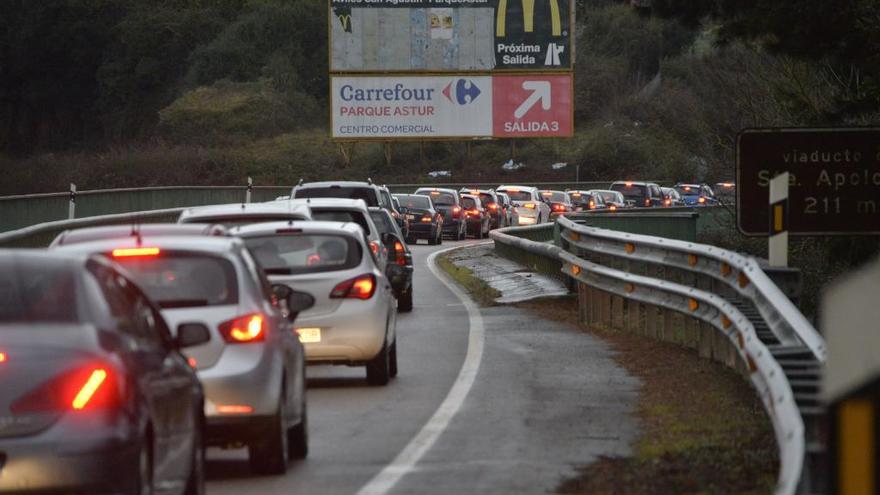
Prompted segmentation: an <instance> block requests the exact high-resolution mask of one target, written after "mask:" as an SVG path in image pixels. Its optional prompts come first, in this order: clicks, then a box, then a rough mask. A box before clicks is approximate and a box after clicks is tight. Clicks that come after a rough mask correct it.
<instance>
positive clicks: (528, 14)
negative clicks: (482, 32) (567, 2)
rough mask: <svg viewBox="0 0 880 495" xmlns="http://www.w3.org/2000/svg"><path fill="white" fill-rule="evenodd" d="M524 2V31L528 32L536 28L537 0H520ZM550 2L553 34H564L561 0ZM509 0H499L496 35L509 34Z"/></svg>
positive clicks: (500, 36) (496, 15) (501, 36)
mask: <svg viewBox="0 0 880 495" xmlns="http://www.w3.org/2000/svg"><path fill="white" fill-rule="evenodd" d="M520 1H521V2H522V15H523V31H524V32H526V33H531V32H534V30H535V0H520ZM548 1H549V2H550V26H551V32H552V34H553V36H562V18H561V14H560V12H559V0H548ZM506 24H507V0H498V10H497V11H496V13H495V36H496V37H498V38H503V37H505V36H506V35H507V25H506Z"/></svg>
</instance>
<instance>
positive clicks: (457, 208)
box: [452, 206, 461, 218]
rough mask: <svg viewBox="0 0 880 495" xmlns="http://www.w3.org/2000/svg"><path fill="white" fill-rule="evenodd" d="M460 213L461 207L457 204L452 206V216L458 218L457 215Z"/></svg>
mask: <svg viewBox="0 0 880 495" xmlns="http://www.w3.org/2000/svg"><path fill="white" fill-rule="evenodd" d="M460 213H461V208H460V207H458V206H453V207H452V218H458V215H459V214H460Z"/></svg>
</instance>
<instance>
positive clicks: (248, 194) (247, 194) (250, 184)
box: [244, 177, 254, 203]
mask: <svg viewBox="0 0 880 495" xmlns="http://www.w3.org/2000/svg"><path fill="white" fill-rule="evenodd" d="M253 189H254V179H253V178H251V177H248V178H247V190H246V191H245V193H244V202H245V203H250V202H251V191H252V190H253Z"/></svg>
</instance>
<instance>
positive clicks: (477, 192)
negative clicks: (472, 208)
mask: <svg viewBox="0 0 880 495" xmlns="http://www.w3.org/2000/svg"><path fill="white" fill-rule="evenodd" d="M471 194H480V191H477V190H476V189H471Z"/></svg>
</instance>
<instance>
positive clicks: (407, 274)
mask: <svg viewBox="0 0 880 495" xmlns="http://www.w3.org/2000/svg"><path fill="white" fill-rule="evenodd" d="M370 217H371V218H372V219H373V223H374V224H376V229H378V230H379V235H380V237H381V238H382V244H383V245H384V246H385V249H387V250H388V265H387V266H386V267H385V274H386V275H387V276H388V280H390V281H391V288H392V290H393V291H394V297H396V298H397V310H398V311H401V312H406V311H412V307H413V302H412V301H413V299H412V298H413V286H412V278H413V261H412V253H410V251H409V247H407V245H406V242H404V238H403V233H402V232H401V231H400V227H398V226H397V222H395V221H394V218H392V216H391V214H390V213H389V212H388V210H385V209H382V208H370Z"/></svg>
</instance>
